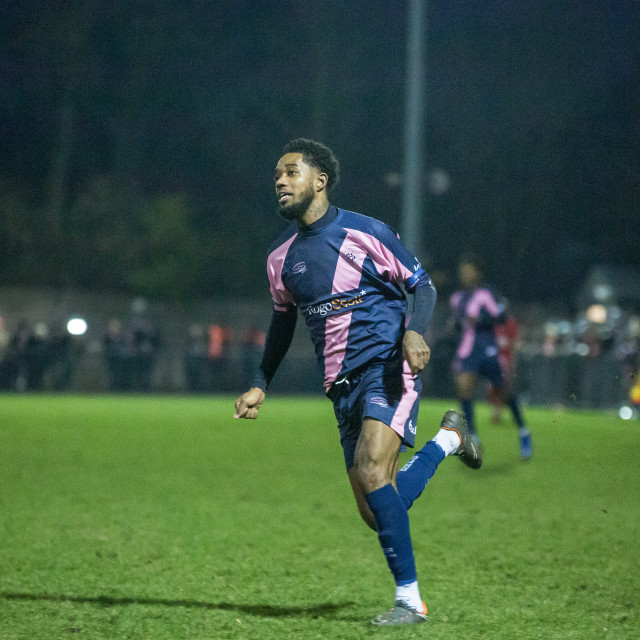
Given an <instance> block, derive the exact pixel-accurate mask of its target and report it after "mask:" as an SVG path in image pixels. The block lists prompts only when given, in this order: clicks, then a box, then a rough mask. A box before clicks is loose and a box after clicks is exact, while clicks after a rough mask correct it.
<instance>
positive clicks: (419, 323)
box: [407, 278, 437, 335]
mask: <svg viewBox="0 0 640 640" xmlns="http://www.w3.org/2000/svg"><path fill="white" fill-rule="evenodd" d="M413 294H414V295H413V312H412V313H411V318H410V320H409V326H408V327H407V331H415V332H416V333H419V334H420V335H422V334H424V332H425V331H426V330H427V327H428V326H429V322H430V321H431V316H432V315H433V310H434V308H435V306H436V299H437V293H436V288H435V287H434V286H433V283H432V282H431V278H427V279H426V281H421V282H418V283H416V285H415V287H414V290H413Z"/></svg>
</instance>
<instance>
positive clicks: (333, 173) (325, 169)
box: [283, 138, 340, 191]
mask: <svg viewBox="0 0 640 640" xmlns="http://www.w3.org/2000/svg"><path fill="white" fill-rule="evenodd" d="M283 153H301V154H302V159H303V160H304V161H305V162H306V163H307V164H308V165H309V166H311V167H316V168H318V169H320V171H322V173H326V174H327V191H331V189H332V188H333V187H335V186H336V185H337V184H338V182H340V163H339V162H338V160H337V159H336V157H335V156H334V155H333V151H331V149H329V147H325V146H324V145H323V144H320V143H319V142H316V141H315V140H308V139H307V138H296V139H295V140H291V141H290V142H287V144H286V145H285V147H284V149H283Z"/></svg>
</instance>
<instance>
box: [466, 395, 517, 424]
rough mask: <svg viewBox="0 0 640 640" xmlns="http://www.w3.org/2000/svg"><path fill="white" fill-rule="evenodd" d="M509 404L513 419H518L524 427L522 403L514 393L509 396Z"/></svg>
mask: <svg viewBox="0 0 640 640" xmlns="http://www.w3.org/2000/svg"><path fill="white" fill-rule="evenodd" d="M507 405H509V409H511V413H512V414H513V419H514V420H515V421H516V424H517V425H518V427H520V428H521V429H522V428H523V427H524V419H523V417H522V412H521V411H520V403H519V402H518V399H517V397H516V396H514V395H511V396H509V397H508V398H507ZM467 422H468V420H467Z"/></svg>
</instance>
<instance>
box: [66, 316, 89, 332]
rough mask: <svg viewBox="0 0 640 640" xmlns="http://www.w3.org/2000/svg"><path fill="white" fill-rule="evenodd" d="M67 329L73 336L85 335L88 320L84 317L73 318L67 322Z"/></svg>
mask: <svg viewBox="0 0 640 640" xmlns="http://www.w3.org/2000/svg"><path fill="white" fill-rule="evenodd" d="M67 331H68V332H69V333H70V334H71V335H72V336H83V335H84V334H85V333H86V332H87V321H86V320H85V319H84V318H71V320H69V322H67Z"/></svg>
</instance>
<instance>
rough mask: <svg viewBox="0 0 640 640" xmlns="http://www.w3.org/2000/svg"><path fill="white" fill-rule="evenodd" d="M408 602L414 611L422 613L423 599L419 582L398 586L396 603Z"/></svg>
mask: <svg viewBox="0 0 640 640" xmlns="http://www.w3.org/2000/svg"><path fill="white" fill-rule="evenodd" d="M398 600H402V602H406V603H407V604H408V605H409V606H410V607H411V608H412V609H415V610H416V611H419V612H420V613H422V610H423V607H422V598H421V597H420V591H419V589H418V581H417V580H414V581H413V582H410V583H409V584H399V585H396V601H398Z"/></svg>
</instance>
